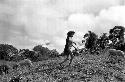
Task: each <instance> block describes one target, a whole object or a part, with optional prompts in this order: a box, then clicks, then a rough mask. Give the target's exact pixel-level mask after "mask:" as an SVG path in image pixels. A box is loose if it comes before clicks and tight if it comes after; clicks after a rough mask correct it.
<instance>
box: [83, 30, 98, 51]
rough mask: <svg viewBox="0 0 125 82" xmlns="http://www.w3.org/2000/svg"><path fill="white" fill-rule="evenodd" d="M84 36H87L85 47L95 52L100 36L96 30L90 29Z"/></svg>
mask: <svg viewBox="0 0 125 82" xmlns="http://www.w3.org/2000/svg"><path fill="white" fill-rule="evenodd" d="M84 38H86V43H85V48H86V49H88V50H90V52H94V50H95V48H96V42H97V39H98V36H97V35H96V34H95V33H94V32H92V31H88V33H86V34H85V35H84Z"/></svg>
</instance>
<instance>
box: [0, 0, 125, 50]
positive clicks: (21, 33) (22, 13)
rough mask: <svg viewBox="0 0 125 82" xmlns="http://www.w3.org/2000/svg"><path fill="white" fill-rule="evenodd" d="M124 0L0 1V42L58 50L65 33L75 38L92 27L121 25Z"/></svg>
mask: <svg viewBox="0 0 125 82" xmlns="http://www.w3.org/2000/svg"><path fill="white" fill-rule="evenodd" d="M124 4H125V1H124V0H0V42H1V43H9V44H13V45H14V46H16V47H17V48H30V49H31V48H33V46H35V45H37V44H44V43H50V45H49V46H48V47H49V48H56V49H57V50H59V51H62V50H63V48H64V45H65V38H66V33H67V32H68V31H69V30H74V31H76V38H77V40H81V38H82V36H83V35H84V33H86V32H87V31H88V30H92V31H94V32H96V33H97V34H100V33H103V32H108V30H109V29H110V28H113V27H114V26H116V25H122V26H125V6H124Z"/></svg>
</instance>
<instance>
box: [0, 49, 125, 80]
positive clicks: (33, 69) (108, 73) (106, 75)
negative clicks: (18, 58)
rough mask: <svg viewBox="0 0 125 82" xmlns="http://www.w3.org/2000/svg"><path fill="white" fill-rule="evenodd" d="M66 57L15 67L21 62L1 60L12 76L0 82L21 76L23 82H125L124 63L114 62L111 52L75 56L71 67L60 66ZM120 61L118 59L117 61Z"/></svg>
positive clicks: (5, 75) (7, 75) (7, 76)
mask: <svg viewBox="0 0 125 82" xmlns="http://www.w3.org/2000/svg"><path fill="white" fill-rule="evenodd" d="M64 59H65V57H55V58H49V59H48V60H43V61H38V62H32V65H31V66H29V65H28V64H25V65H22V66H21V65H20V66H19V67H17V68H13V66H14V65H16V64H17V63H18V62H9V61H0V64H6V65H7V66H9V68H10V69H9V73H8V74H3V75H1V76H0V82H9V80H10V79H11V78H12V77H14V76H18V75H20V76H21V77H22V79H21V82H125V75H124V72H125V61H124V58H120V60H121V61H122V62H116V63H112V62H110V59H111V58H110V57H109V53H108V51H107V50H106V51H104V52H102V53H100V54H98V55H97V54H95V55H94V54H93V55H92V54H85V53H82V54H80V55H79V56H75V57H74V59H73V62H72V64H71V65H70V66H67V65H68V63H69V61H66V62H65V63H63V64H62V65H59V63H60V62H62V61H63V60H64ZM116 60H117V59H116Z"/></svg>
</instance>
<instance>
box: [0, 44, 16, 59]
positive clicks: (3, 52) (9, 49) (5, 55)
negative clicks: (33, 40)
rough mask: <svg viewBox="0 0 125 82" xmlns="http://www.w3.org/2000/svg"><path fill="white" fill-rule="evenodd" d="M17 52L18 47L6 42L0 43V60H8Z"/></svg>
mask: <svg viewBox="0 0 125 82" xmlns="http://www.w3.org/2000/svg"><path fill="white" fill-rule="evenodd" d="M17 53H18V49H16V48H15V47H13V46H12V45H8V44H0V60H10V59H11V57H12V56H13V55H15V54H17Z"/></svg>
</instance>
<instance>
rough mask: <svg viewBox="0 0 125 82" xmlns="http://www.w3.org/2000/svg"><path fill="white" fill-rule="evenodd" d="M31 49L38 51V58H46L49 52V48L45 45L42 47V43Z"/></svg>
mask: <svg viewBox="0 0 125 82" xmlns="http://www.w3.org/2000/svg"><path fill="white" fill-rule="evenodd" d="M33 51H35V52H37V53H38V56H39V59H40V60H43V59H48V58H49V56H50V54H51V50H49V49H48V48H47V47H43V46H42V45H37V46H35V47H34V48H33Z"/></svg>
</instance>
